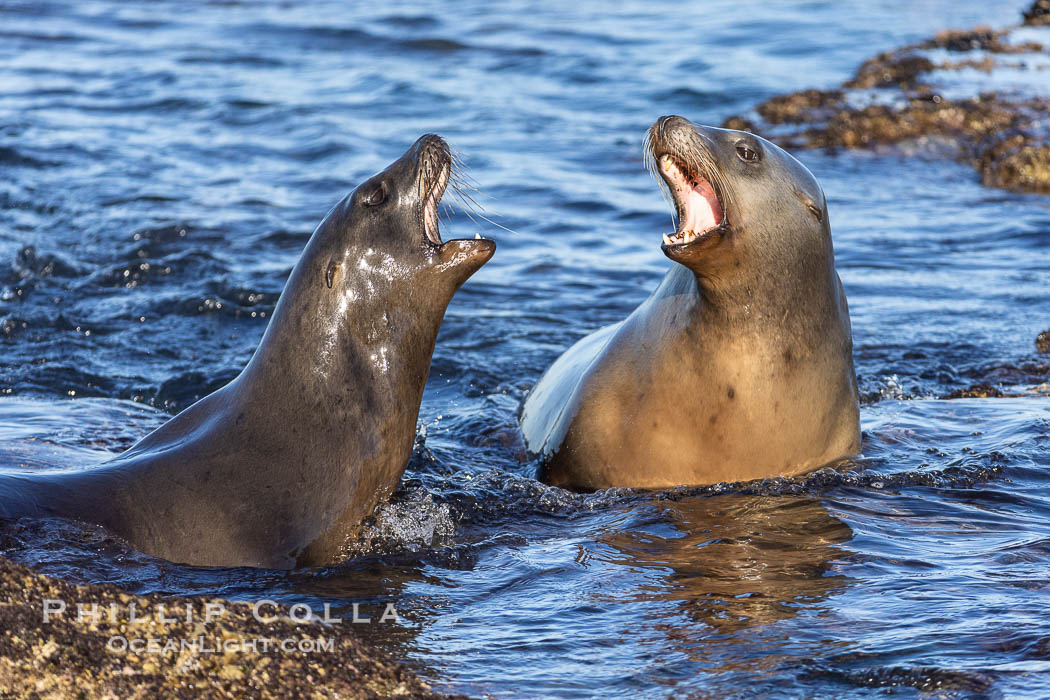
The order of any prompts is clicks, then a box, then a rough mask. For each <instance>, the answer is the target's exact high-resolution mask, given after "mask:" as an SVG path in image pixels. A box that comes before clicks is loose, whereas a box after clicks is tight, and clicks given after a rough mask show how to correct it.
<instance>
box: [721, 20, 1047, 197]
mask: <svg viewBox="0 0 1050 700" xmlns="http://www.w3.org/2000/svg"><path fill="white" fill-rule="evenodd" d="M1033 13H1034V14H1033ZM1047 13H1050V0H1039V2H1036V3H1035V5H1033V6H1032V8H1031V9H1030V10H1029V11H1028V13H1026V14H1025V17H1026V24H1029V25H1045V26H1046V30H1045V32H1046V35H1047V36H1046V41H1045V42H1040V41H1034V40H1033V39H1032V38H1031V37H1032V34H1033V30H1031V29H1026V30H1025V36H1024V37H1022V39H1015V37H1014V34H1015V32H1016V30H1017V29H1018V28H1016V27H1015V28H1008V29H1002V30H992V29H989V28H987V27H978V28H976V29H972V30H969V31H958V30H951V31H945V32H941V33H940V34H938V35H937V36H935V37H933V38H931V39H929V40H927V41H924V42H920V43H918V44H913V45H910V46H905V47H903V48H900V49H897V50H895V51H887V52H884V53H881V54H879V55H877V56H874V57H872V58H870V59H868V60H867V61H865V62H864V63H863V64H862V65H861V66H860V68H859V69H858V70H857V73H856V75H855V76H854V77H853V78H852V79H850V80H848V81H846V82H845V83H843V85H842V86H841V88H838V89H834V90H804V91H800V92H796V93H791V94H789V95H781V96H777V97H774V98H772V99H769V100H767V101H766V102H764V103H762V104H760V105H759V106H758V107H756V108H755V110H754V114H753V115H747V116H736V117H731V118H730V119H728V120H726V122H725V126H727V127H729V128H733V129H742V130H746V131H754V132H756V133H762V134H763V135H764V136H766V137H768V138H770V139H772V140H773V141H776V142H778V143H780V144H782V145H784V146H786V147H788V148H850V149H873V150H874V149H881V150H887V149H889V150H895V151H898V152H904V153H909V154H912V153H917V152H923V153H929V152H933V153H935V154H938V155H941V154H943V155H947V156H949V157H954V158H956V159H958V160H962V161H964V162H968V163H970V164H971V165H972V166H973V167H974V168H975V169H976V170H977V171H978V172H979V173H980V175H981V180H982V182H983V183H984V184H985V185H986V186H988V187H999V188H1003V189H1009V190H1015V191H1021V192H1043V193H1050V124H1048V120H1047V119H1046V115H1047V114H1048V113H1050V95H1047V94H1043V93H1045V92H1046V85H1047V83H1046V74H1047V71H1048V70H1050V49H1048V48H1047V46H1048V45H1050V14H1047ZM1033 18H1034V19H1033ZM956 54H961V56H959V57H958V58H956V57H955V55H956ZM1004 85H1008V86H1009V89H1008V90H1007V89H1004V87H1003V86H1004Z"/></svg>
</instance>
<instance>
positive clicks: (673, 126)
mask: <svg viewBox="0 0 1050 700" xmlns="http://www.w3.org/2000/svg"><path fill="white" fill-rule="evenodd" d="M691 125H692V124H691V122H690V121H689V120H688V119H686V118H685V117H680V116H678V115H677V114H669V115H667V116H663V117H660V118H659V119H657V120H656V133H657V135H658V136H659V137H660V138H661V139H666V138H668V137H669V136H670V135H671V134H673V133H674V132H675V131H676V130H677V129H680V128H683V127H688V126H691Z"/></svg>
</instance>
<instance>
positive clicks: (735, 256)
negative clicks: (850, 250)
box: [521, 116, 860, 489]
mask: <svg viewBox="0 0 1050 700" xmlns="http://www.w3.org/2000/svg"><path fill="white" fill-rule="evenodd" d="M646 151H647V153H646V155H647V157H648V158H650V159H651V162H652V164H653V166H654V167H655V168H656V169H658V171H659V173H660V175H661V177H662V179H663V183H664V184H666V185H667V187H668V188H669V189H670V191H671V195H672V199H673V201H674V206H675V210H676V213H677V218H678V222H679V225H678V230H677V231H676V233H674V234H673V235H665V236H664V243H663V252H664V254H665V255H667V257H669V258H670V259H671V260H672V261H674V263H675V264H674V265H672V267H671V270H670V271H668V273H667V276H666V277H664V280H663V282H662V283H661V284H660V285H659V287H657V289H656V291H654V292H653V294H652V295H651V296H650V297H649V298H648V299H647V300H646V301H645V302H643V303H642V304H641V306H639V307H638V308H637V309H635V310H634V312H633V313H632V314H631V315H630V316H629V317H628V318H627V319H626V320H624V321H622V322H620V323H617V324H615V325H613V326H609V327H607V328H604V329H602V330H599V331H597V332H595V333H593V334H591V335H589V336H587V337H585V338H583V339H582V340H580V341H579V342H578V343H576V345H574V346H573V347H571V348H570V349H569V350H568V351H566V352H565V353H564V354H563V355H562V356H561V357H560V358H558V360H557V361H556V362H555V363H554V364H553V366H551V368H550V369H548V370H547V372H546V373H545V374H544V375H543V377H542V378H541V379H540V381H539V383H538V384H537V385H536V387H535V389H534V390H533V391H532V392H531V394H530V395H529V397H528V400H527V401H526V403H525V406H524V411H523V413H522V418H521V426H522V430H523V432H524V436H525V440H526V444H527V446H528V447H529V449H530V450H531V451H532V452H534V453H538V454H540V455H542V456H543V460H544V461H543V467H542V469H541V474H540V477H541V478H542V479H543V480H544V481H546V482H548V483H551V484H555V485H559V486H566V487H570V488H577V489H596V488H603V487H609V486H626V487H650V488H662V487H670V486H675V485H679V484H709V483H716V482H720V481H739V480H746V479H757V478H761V477H767V476H773V475H791V474H799V473H802V472H806V471H808V470H811V469H813V468H815V467H819V466H821V465H823V464H826V463H828V462H831V461H834V460H837V459H839V458H843V457H846V456H848V455H852V454H855V453H857V452H858V450H859V447H860V427H859V417H858V416H859V412H858V406H857V386H856V378H855V375H854V371H853V357H852V348H853V341H852V337H851V332H850V322H849V313H848V310H847V307H846V297H845V294H844V293H843V290H842V284H841V283H840V282H839V278H838V275H837V274H836V272H835V256H834V252H833V250H832V244H831V229H830V227H829V225H828V212H827V206H826V204H825V201H824V194H823V192H822V191H821V189H820V186H819V185H818V184H817V181H816V180H815V179H814V177H813V175H811V174H810V172H809V171H808V170H807V169H806V168H805V167H804V166H803V165H802V164H801V163H799V162H798V161H797V160H795V159H794V158H793V157H791V156H790V155H789V154H787V153H785V152H784V151H782V150H781V149H779V148H777V147H776V146H774V145H773V144H771V143H769V142H768V141H765V140H764V139H761V138H759V137H757V136H755V135H754V134H750V133H746V132H740V131H729V130H725V129H716V128H712V127H705V126H697V125H695V124H693V123H691V122H689V121H688V120H686V119H683V118H682V117H677V116H672V117H663V118H661V119H660V120H658V121H657V122H656V124H654V125H653V127H652V128H651V129H650V130H649V134H648V137H647V144H646Z"/></svg>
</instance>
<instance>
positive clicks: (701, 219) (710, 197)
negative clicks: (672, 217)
mask: <svg viewBox="0 0 1050 700" xmlns="http://www.w3.org/2000/svg"><path fill="white" fill-rule="evenodd" d="M720 223H722V207H721V206H719V204H718V197H717V196H715V191H714V189H713V188H712V187H711V185H710V183H708V182H707V181H706V180H701V181H700V182H699V183H698V184H697V186H696V187H694V188H692V189H691V190H689V191H688V192H686V194H685V221H684V222H682V230H683V231H693V232H694V233H703V232H704V231H706V230H708V229H711V228H714V227H715V226H718V225H719V224H720Z"/></svg>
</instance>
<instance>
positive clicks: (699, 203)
mask: <svg viewBox="0 0 1050 700" xmlns="http://www.w3.org/2000/svg"><path fill="white" fill-rule="evenodd" d="M656 163H657V168H658V170H659V173H660V176H661V177H662V178H663V180H664V182H665V183H667V187H668V189H669V190H670V191H671V199H672V200H673V202H674V206H675V215H676V216H675V218H676V219H677V221H678V226H677V230H676V231H675V232H674V233H673V234H667V233H665V234H663V247H664V248H665V249H666V248H668V247H673V246H683V245H687V244H689V243H693V242H695V241H697V240H700V239H706V238H710V237H712V236H714V235H715V234H717V233H720V232H722V231H723V230H724V229H726V228H727V223H726V218H725V212H724V210H723V208H722V203H721V199H720V197H719V196H718V191H717V189H716V188H715V186H714V185H713V184H712V183H711V182H710V181H709V180H708V179H707V178H706V177H704V176H703V175H702V174H701V172H700V170H699V169H697V168H692V167H690V166H688V165H687V164H686V163H684V162H683V161H682V160H681V159H679V158H677V157H675V156H673V155H671V154H669V153H664V154H662V155H660V156H658V157H657V158H656Z"/></svg>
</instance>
